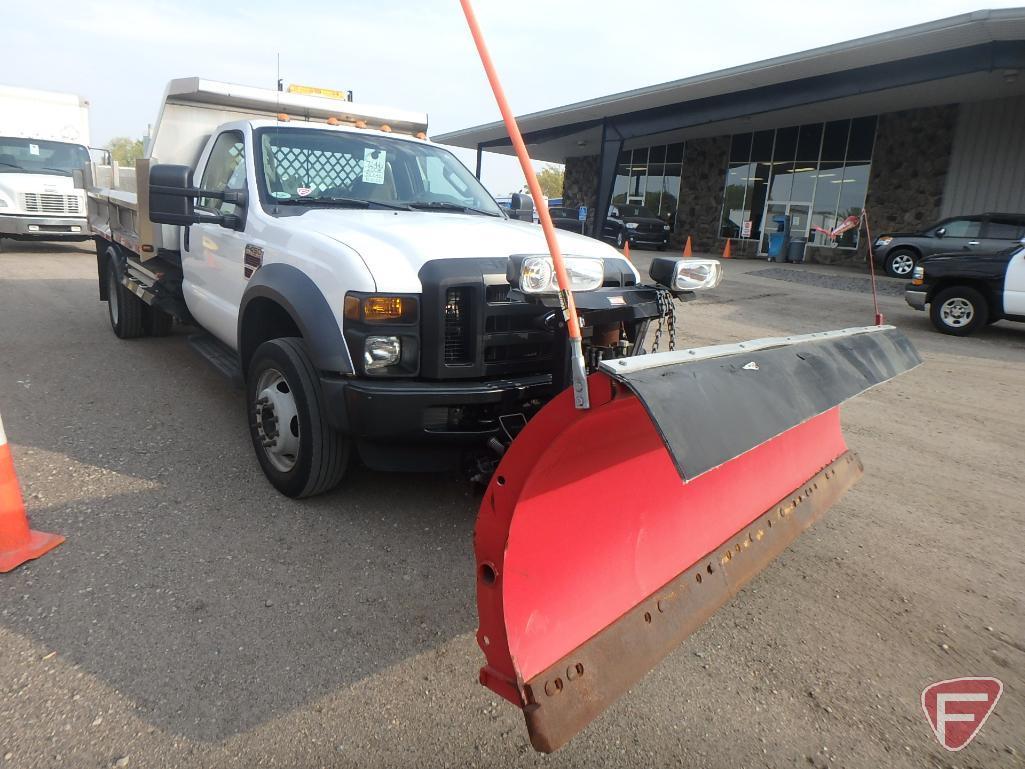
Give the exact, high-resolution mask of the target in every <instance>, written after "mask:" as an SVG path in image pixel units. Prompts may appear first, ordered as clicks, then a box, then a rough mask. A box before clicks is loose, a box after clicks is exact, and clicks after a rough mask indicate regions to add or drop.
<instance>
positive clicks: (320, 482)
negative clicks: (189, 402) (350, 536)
mask: <svg viewBox="0 0 1025 769" xmlns="http://www.w3.org/2000/svg"><path fill="white" fill-rule="evenodd" d="M246 412H247V414H248V417H249V434H250V436H251V437H252V440H253V450H254V451H255V452H256V458H257V460H258V461H259V463H260V467H261V468H262V469H263V473H264V475H266V476H267V480H269V481H270V482H271V485H273V486H274V488H276V489H277V490H278V491H280V492H281V493H282V494H284V495H285V496H287V497H293V498H301V497H312V496H314V495H316V494H323V493H324V492H326V491H330V490H331V489H333V488H335V487H336V486H337V485H338V484H339V483H340V482H341V480H342V477H343V476H344V475H345V471H346V468H347V467H348V464H349V452H350V443H349V440H348V439H347V438H345V437H344V436H343V435H341V434H340V433H338V432H337V431H336V430H335V429H334V428H332V427H331V425H329V424H328V422H327V419H326V417H325V409H324V401H323V395H322V393H321V391H320V383H319V382H318V381H317V370H316V368H315V367H314V365H313V362H312V361H311V360H310V356H309V353H308V352H307V349H306V343H305V342H304V341H303V340H302V339H299V338H296V337H285V338H281V339H272V340H270V341H269V342H264V343H263V344H261V345H260V346H259V347H258V348H256V352H255V353H253V358H252V362H251V363H250V365H249V375H248V377H247V378H246ZM283 418H287V421H288V425H287V426H286V429H287V430H288V432H287V433H286V432H283V431H282V430H281V429H280V428H281V424H280V422H281V421H282V419H283Z"/></svg>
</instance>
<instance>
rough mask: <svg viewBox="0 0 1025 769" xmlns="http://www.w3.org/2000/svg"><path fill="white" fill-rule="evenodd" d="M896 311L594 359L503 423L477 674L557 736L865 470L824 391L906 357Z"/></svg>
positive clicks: (482, 566)
mask: <svg viewBox="0 0 1025 769" xmlns="http://www.w3.org/2000/svg"><path fill="white" fill-rule="evenodd" d="M918 363H920V360H919V359H918V356H917V354H916V353H915V351H914V349H913V348H912V347H911V345H910V343H909V342H908V341H907V339H906V338H905V337H904V336H903V334H901V333H900V332H899V331H897V330H896V329H894V328H892V327H874V328H867V329H850V330H847V331H841V332H828V333H826V334H816V335H809V336H807V337H793V338H788V339H774V340H760V341H755V342H746V343H744V344H743V345H729V346H721V347H712V348H699V349H696V350H683V351H678V352H674V353H662V354H656V355H647V356H638V357H635V358H627V359H619V360H614V361H609V362H604V363H602V364H601V368H600V370H599V371H598V372H596V373H594V374H592V375H591V376H590V378H589V380H588V384H589V389H590V399H591V408H590V409H589V410H578V409H576V408H574V405H573V399H572V397H571V393H570V392H569V391H566V392H563V393H562V394H561V395H559V396H558V397H556V398H555V399H554V400H552V401H551V402H550V403H549V404H548V405H546V406H545V407H544V408H543V409H542V410H541V411H540V412H539V413H538V414H537V415H536V416H535V417H534V418H533V419H532V420H531V421H530V423H529V424H528V425H527V426H526V427H525V428H524V429H523V431H522V432H521V433H520V434H519V435H518V436H517V438H516V440H515V441H513V443H512V445H511V446H510V447H509V450H508V451H507V453H506V454H505V456H504V457H503V459H502V462H501V464H500V465H499V467H498V470H497V471H496V473H495V475H494V477H493V478H492V480H491V483H490V485H489V487H488V489H487V491H486V493H485V496H484V500H483V502H482V504H481V508H480V512H479V514H478V519H477V527H476V532H475V538H474V545H475V552H476V558H477V606H478V612H479V617H480V628H479V630H478V634H477V640H478V643H479V644H480V647H481V649H482V650H483V651H484V655H485V657H486V659H487V663H486V665H485V667H484V668H483V669H482V670H481V674H480V680H481V683H482V684H484V685H485V686H487V687H489V688H491V689H492V690H494V691H495V692H497V693H498V694H501V695H502V696H503V697H505V698H506V699H508V700H510V701H511V702H513V703H514V704H516V705H518V706H519V707H521V708H522V709H523V710H524V714H525V716H526V721H527V728H528V731H529V733H530V738H531V742H532V744H533V745H534V747H535V749H537V750H540V751H544V752H549V751H552V750H555V749H557V748H559V747H560V746H561V745H563V744H564V743H565V742H566V741H568V740H569V739H570V738H571V737H572V736H573V735H574V734H576V733H577V732H578V731H579V730H580V729H582V728H583V727H584V726H585V725H586V724H587V723H588V722H590V721H591V720H592V719H593V718H595V717H596V716H597V715H598V714H600V713H601V712H602V711H603V710H604V709H605V708H606V707H607V706H608V705H609V704H611V703H612V702H613V701H614V700H615V699H616V698H618V697H619V696H620V695H622V694H623V693H624V692H625V691H626V690H627V689H628V688H630V687H631V686H632V685H633V684H634V683H636V682H637V681H638V680H639V679H640V678H641V677H642V676H643V675H644V674H645V673H647V671H649V670H650V669H651V668H652V667H654V666H655V665H656V664H657V663H658V662H659V660H661V659H662V658H663V657H664V656H665V655H666V654H668V653H669V652H670V651H671V650H672V649H673V648H674V647H675V646H676V645H678V644H679V643H680V642H681V641H682V640H683V639H684V638H686V636H687V635H689V634H690V633H691V632H693V631H694V630H695V629H696V628H698V627H699V626H700V625H701V624H702V623H704V622H705V621H706V620H707V619H708V618H709V617H710V616H711V615H712V614H713V613H714V612H715V610H716V609H718V608H719V607H720V606H721V605H723V604H724V603H725V602H726V601H727V600H729V599H730V598H731V597H732V596H733V595H735V594H736V592H737V591H738V590H739V589H740V588H741V587H742V586H743V585H744V584H745V583H746V582H747V581H748V580H750V579H751V578H752V577H753V576H754V575H755V574H757V573H758V572H759V571H761V570H762V569H763V568H765V566H767V565H768V564H769V563H770V562H771V561H772V560H773V559H774V558H775V557H776V556H777V555H779V553H780V552H782V551H783V550H784V549H785V548H786V547H787V545H788V544H789V543H790V542H792V541H793V540H794V539H795V538H796V537H797V536H798V535H799V534H800V533H801V532H802V531H803V530H804V529H805V528H807V527H808V526H809V525H811V523H812V522H814V521H815V520H816V519H817V518H818V517H819V516H821V515H822V513H823V512H825V511H826V510H827V509H828V508H829V507H830V506H831V505H833V504H834V503H835V502H836V501H837V500H838V499H839V498H840V497H841V496H842V494H843V493H844V492H845V491H846V490H847V489H848V488H849V487H850V486H851V485H852V484H853V483H854V482H855V481H856V480H857V479H858V477H859V476H860V475H861V472H862V467H861V463H860V461H859V460H858V458H857V457H856V456H855V455H854V454H853V453H852V452H850V451H848V450H847V447H846V445H845V443H844V439H843V436H842V434H841V432H840V418H839V409H838V406H839V404H840V403H842V402H843V401H845V400H847V399H848V398H850V397H852V396H854V395H856V394H858V393H859V392H862V391H864V390H866V389H868V388H870V387H873V386H875V385H877V384H879V383H881V382H884V381H886V380H887V379H890V378H892V377H893V376H896V375H897V374H899V373H901V372H903V371H906V370H908V369H910V368H913V367H914V366H916V365H918Z"/></svg>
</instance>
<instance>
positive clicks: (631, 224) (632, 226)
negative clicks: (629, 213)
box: [626, 222, 640, 230]
mask: <svg viewBox="0 0 1025 769" xmlns="http://www.w3.org/2000/svg"><path fill="white" fill-rule="evenodd" d="M639 226H640V225H638V224H637V222H627V223H626V228H627V229H628V230H636V229H637V228H638V227H639Z"/></svg>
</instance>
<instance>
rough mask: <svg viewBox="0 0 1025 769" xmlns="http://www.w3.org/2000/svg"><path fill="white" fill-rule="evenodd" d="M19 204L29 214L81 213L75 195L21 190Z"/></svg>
mask: <svg viewBox="0 0 1025 769" xmlns="http://www.w3.org/2000/svg"><path fill="white" fill-rule="evenodd" d="M21 205H22V208H24V209H25V210H26V211H28V212H29V213H30V214H57V215H61V216H66V215H68V214H70V215H77V214H80V213H82V211H81V208H80V206H79V198H78V196H77V195H61V194H59V193H54V192H23V193H22V194H21Z"/></svg>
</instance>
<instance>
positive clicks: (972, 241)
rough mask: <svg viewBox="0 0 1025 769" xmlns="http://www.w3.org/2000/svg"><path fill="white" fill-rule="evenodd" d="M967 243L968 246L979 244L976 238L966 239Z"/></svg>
mask: <svg viewBox="0 0 1025 769" xmlns="http://www.w3.org/2000/svg"><path fill="white" fill-rule="evenodd" d="M968 245H969V246H977V245H979V241H977V240H969V241H968Z"/></svg>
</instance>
